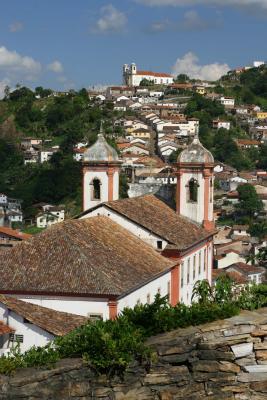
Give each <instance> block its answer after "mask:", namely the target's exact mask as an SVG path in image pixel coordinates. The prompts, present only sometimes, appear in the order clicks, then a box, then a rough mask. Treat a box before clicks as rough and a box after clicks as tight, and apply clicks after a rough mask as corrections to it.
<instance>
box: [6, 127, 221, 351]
mask: <svg viewBox="0 0 267 400" xmlns="http://www.w3.org/2000/svg"><path fill="white" fill-rule="evenodd" d="M213 164H214V160H213V157H212V155H211V153H210V152H208V150H206V149H205V148H204V147H203V146H202V145H201V143H200V142H199V139H198V136H197V135H196V136H195V138H194V140H193V142H192V143H191V144H190V145H189V146H188V147H187V148H186V149H184V150H183V151H182V153H181V154H180V156H179V158H178V164H177V172H176V179H177V193H176V209H173V208H171V207H170V206H169V205H167V204H166V203H165V202H164V201H162V200H161V199H159V198H158V197H157V196H155V195H145V196H140V197H135V198H127V199H120V200H119V199H118V190H119V184H118V182H119V167H120V161H119V158H118V154H117V153H116V151H115V150H114V149H113V148H112V147H110V146H109V145H108V144H107V142H106V140H105V137H104V134H103V131H102V130H101V133H100V134H99V136H98V139H97V141H96V143H95V144H94V145H93V146H91V147H90V148H89V149H88V150H87V151H86V152H85V154H84V161H83V169H84V171H83V174H84V176H83V178H84V179H83V192H84V193H83V198H84V212H83V213H82V214H81V215H80V216H78V217H77V218H76V219H72V220H67V221H64V222H62V223H60V224H55V225H53V226H51V227H50V228H49V229H46V230H44V231H43V232H41V233H40V234H38V235H36V236H34V237H32V238H30V239H29V240H28V241H27V242H21V243H20V244H18V245H17V246H15V247H14V249H12V250H8V257H5V256H4V257H1V258H0V268H1V277H2V279H1V281H0V294H2V295H4V296H7V297H8V298H10V296H11V297H12V298H14V299H16V300H20V301H22V302H27V303H29V304H32V305H36V306H41V307H46V308H49V309H52V310H54V311H59V312H64V313H65V312H68V313H72V314H77V315H81V316H84V317H86V318H103V319H104V320H105V319H108V318H111V319H112V318H115V317H116V316H117V315H118V314H119V313H120V312H121V311H122V310H123V309H124V308H125V307H134V306H135V305H136V304H140V303H143V304H144V303H150V302H152V301H153V299H154V297H155V295H156V294H161V295H162V296H168V298H169V302H170V304H171V305H173V306H174V305H176V304H177V303H178V302H183V303H185V304H190V303H191V297H192V291H193V287H194V285H195V283H196V282H197V281H198V280H203V279H208V281H209V282H211V276H212V265H213V236H214V234H215V230H214V221H213ZM95 180H96V181H97V182H94V181H95ZM0 303H1V299H0ZM2 303H4V302H3V301H2ZM29 307H31V306H29ZM7 308H8V307H7ZM9 308H11V307H9ZM13 312H15V313H16V315H19V316H22V317H23V318H25V320H24V319H23V320H22V319H20V320H19V323H22V324H23V326H24V328H26V327H27V324H28V322H27V321H31V317H30V315H29V314H28V316H25V315H24V316H23V315H21V314H20V313H19V312H16V310H15V311H14V310H13ZM53 318H54V317H53V316H52V315H51V321H52V320H53ZM55 318H56V317H55ZM32 322H33V324H35V325H36V326H39V327H40V328H41V329H42V330H43V331H45V332H48V333H49V334H51V331H50V330H49V329H48V327H45V326H40V325H38V323H39V324H40V322H38V323H37V321H36V320H35V321H32ZM11 328H12V329H14V330H15V332H14V334H15V335H16V334H17V335H19V334H22V335H24V333H22V331H23V329H22V327H18V326H13V327H12V326H11ZM16 329H17V333H16ZM43 331H41V336H42V338H43V339H42V340H43V342H42V344H43V343H44V342H47V341H49V340H52V336H53V335H54V334H55V332H52V335H51V336H48V334H47V333H45V334H44V333H43ZM19 332H21V333H19ZM18 339H19V338H18ZM33 344H35V343H34V341H33Z"/></svg>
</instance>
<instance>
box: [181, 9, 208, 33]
mask: <svg viewBox="0 0 267 400" xmlns="http://www.w3.org/2000/svg"><path fill="white" fill-rule="evenodd" d="M210 25H211V24H210V23H209V21H206V20H204V19H202V18H201V17H200V15H199V14H198V13H197V11H195V10H190V11H187V12H186V13H185V14H184V19H183V21H182V25H181V27H182V28H183V29H184V30H188V31H192V30H203V29H207V28H209V27H210Z"/></svg>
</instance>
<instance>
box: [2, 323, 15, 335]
mask: <svg viewBox="0 0 267 400" xmlns="http://www.w3.org/2000/svg"><path fill="white" fill-rule="evenodd" d="M13 332H15V330H14V329H12V328H10V326H7V325H5V324H4V322H3V321H0V336H2V335H6V334H7V333H13Z"/></svg>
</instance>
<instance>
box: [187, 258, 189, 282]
mask: <svg viewBox="0 0 267 400" xmlns="http://www.w3.org/2000/svg"><path fill="white" fill-rule="evenodd" d="M189 282H190V258H188V260H187V283H189Z"/></svg>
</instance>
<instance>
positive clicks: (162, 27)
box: [149, 19, 173, 32]
mask: <svg viewBox="0 0 267 400" xmlns="http://www.w3.org/2000/svg"><path fill="white" fill-rule="evenodd" d="M172 29H173V23H172V22H171V21H169V20H168V19H165V20H163V21H156V22H153V23H152V24H151V25H150V27H149V31H150V32H164V31H167V30H172Z"/></svg>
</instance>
